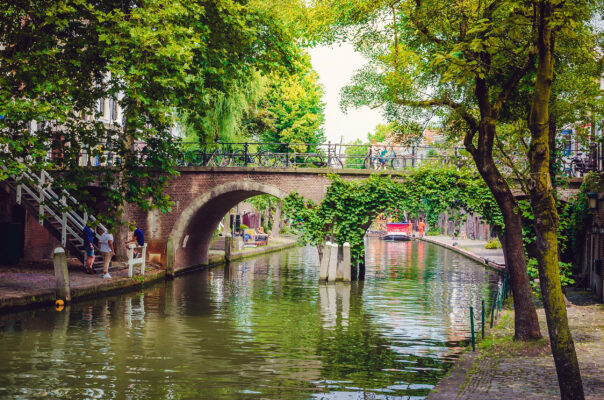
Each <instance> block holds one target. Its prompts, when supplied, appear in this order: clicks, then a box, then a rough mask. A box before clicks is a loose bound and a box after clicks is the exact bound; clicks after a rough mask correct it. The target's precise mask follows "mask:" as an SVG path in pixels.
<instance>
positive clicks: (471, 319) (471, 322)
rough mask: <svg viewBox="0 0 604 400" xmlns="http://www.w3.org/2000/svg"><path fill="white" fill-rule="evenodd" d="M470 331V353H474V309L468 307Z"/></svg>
mask: <svg viewBox="0 0 604 400" xmlns="http://www.w3.org/2000/svg"><path fill="white" fill-rule="evenodd" d="M470 329H471V330H472V351H476V338H475V337H474V307H472V306H470Z"/></svg>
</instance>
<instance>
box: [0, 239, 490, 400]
mask: <svg viewBox="0 0 604 400" xmlns="http://www.w3.org/2000/svg"><path fill="white" fill-rule="evenodd" d="M367 249H368V251H367V256H368V260H367V271H366V279H365V281H364V282H353V283H351V284H343V283H337V284H319V283H317V282H318V273H319V269H318V257H317V255H316V250H315V249H312V248H294V249H289V250H284V251H282V252H279V253H273V254H269V255H265V256H260V257H257V258H252V259H247V260H242V261H238V262H233V263H231V265H230V266H228V267H216V268H213V269H208V270H203V271H197V272H193V273H190V274H186V275H182V276H179V277H177V278H176V279H174V280H173V281H165V282H159V283H158V284H156V285H154V286H152V287H149V288H147V289H145V290H144V291H142V292H140V293H130V294H124V295H120V296H114V297H106V298H99V299H94V300H91V301H87V302H78V303H75V304H72V305H71V306H67V307H66V308H65V310H63V311H62V312H55V311H54V310H49V309H38V310H30V311H23V312H19V313H12V314H4V315H0V337H1V340H2V343H3V346H2V349H0V376H1V377H2V378H0V397H11V398H32V397H36V396H46V397H49V398H72V399H80V398H103V399H111V398H115V399H118V398H119V399H122V398H131V399H135V398H136V399H158V398H208V399H233V398H245V399H256V398H257V399H260V398H262V399H307V398H317V399H340V398H354V399H356V398H363V396H372V398H388V399H399V398H408V396H416V397H417V398H422V397H424V396H426V395H427V394H428V392H429V391H430V389H431V388H432V387H433V386H434V385H435V384H436V383H437V382H438V380H439V379H440V378H441V377H442V376H444V374H445V373H446V371H447V370H448V369H449V367H450V366H451V364H452V363H453V361H454V360H455V359H456V358H457V355H456V353H458V352H459V351H460V350H461V348H462V347H463V346H465V345H466V344H467V341H468V339H469V336H470V335H469V320H468V318H469V317H468V307H469V306H470V305H472V306H474V308H475V309H479V305H480V302H481V300H483V299H486V300H488V299H489V298H490V297H489V296H490V293H492V291H493V288H494V285H495V284H496V283H497V280H498V276H497V275H496V274H494V273H493V272H492V271H490V270H488V269H485V268H484V267H483V266H481V265H480V264H478V263H476V262H474V261H472V260H470V259H468V258H467V257H465V256H463V255H460V254H457V253H455V252H452V251H450V250H447V249H445V248H443V247H441V246H437V245H433V244H430V243H425V242H422V241H412V242H390V243H389V242H383V241H379V240H375V239H370V240H369V243H368V246H367Z"/></svg>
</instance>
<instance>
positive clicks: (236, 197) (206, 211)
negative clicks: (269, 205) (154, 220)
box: [169, 181, 288, 270]
mask: <svg viewBox="0 0 604 400" xmlns="http://www.w3.org/2000/svg"><path fill="white" fill-rule="evenodd" d="M261 194H269V195H272V196H275V197H277V198H279V199H282V198H284V197H285V196H287V194H288V193H287V192H285V191H283V190H281V189H279V188H277V187H276V186H273V185H269V184H266V183H260V182H253V181H237V182H230V183H225V184H222V185H219V186H216V187H214V188H212V189H211V190H209V191H207V192H205V193H203V194H202V195H200V196H198V197H196V198H195V199H194V200H193V201H191V203H190V204H189V206H188V207H187V208H186V209H185V210H184V211H183V212H182V213H181V214H180V216H179V217H178V219H177V220H176V223H175V224H174V227H173V228H172V231H171V233H170V236H169V238H170V239H171V240H172V243H173V244H174V268H175V270H179V269H182V268H185V267H190V266H195V265H201V264H207V263H208V254H209V247H210V241H211V239H212V236H213V234H214V231H215V230H216V228H217V227H218V224H219V223H220V221H221V220H222V218H224V215H225V214H226V213H227V212H228V211H229V210H230V209H231V208H233V207H235V206H236V205H237V204H238V203H240V202H241V201H243V200H246V199H248V198H250V197H254V196H258V195H261Z"/></svg>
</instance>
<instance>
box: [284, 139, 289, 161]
mask: <svg viewBox="0 0 604 400" xmlns="http://www.w3.org/2000/svg"><path fill="white" fill-rule="evenodd" d="M285 167H289V143H287V144H286V145H285Z"/></svg>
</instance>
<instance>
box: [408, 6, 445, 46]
mask: <svg viewBox="0 0 604 400" xmlns="http://www.w3.org/2000/svg"><path fill="white" fill-rule="evenodd" d="M421 6H422V0H415V12H414V13H413V16H412V17H411V21H412V22H413V25H415V27H416V28H417V30H418V31H419V32H420V33H421V34H422V35H424V37H425V38H426V39H428V40H429V41H431V42H432V43H436V44H441V45H442V44H445V42H444V40H441V39H439V38H437V37H436V36H435V35H434V34H433V33H432V32H430V29H428V27H427V26H426V25H425V24H424V23H423V22H422V21H420V19H419V16H418V14H419V10H420V8H421Z"/></svg>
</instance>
